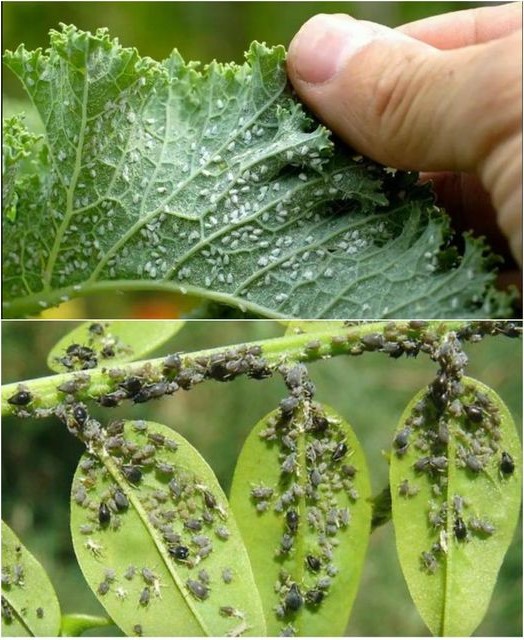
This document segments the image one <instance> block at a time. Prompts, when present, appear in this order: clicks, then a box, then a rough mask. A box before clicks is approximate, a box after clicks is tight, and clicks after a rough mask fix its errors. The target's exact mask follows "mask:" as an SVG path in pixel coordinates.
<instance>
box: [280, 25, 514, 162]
mask: <svg viewBox="0 0 524 640" xmlns="http://www.w3.org/2000/svg"><path fill="white" fill-rule="evenodd" d="M511 37H512V36H508V38H511ZM501 43H502V44H501ZM512 46H513V45H512ZM497 47H498V48H497ZM504 47H506V48H507V43H506V42H505V39H502V40H497V41H494V42H492V43H487V44H484V45H477V46H476V47H466V48H464V49H458V50H452V51H439V50H438V49H435V48H434V47H431V46H429V45H427V44H425V43H422V42H420V41H418V40H415V39H413V38H410V37H408V36H406V35H404V34H402V33H400V32H398V31H395V30H393V29H389V28H387V27H384V26H382V25H378V24H374V23H369V22H364V21H358V20H354V19H352V18H350V17H349V16H344V15H324V14H321V15H318V16H315V17H314V18H312V19H310V20H309V21H308V22H307V23H306V24H305V25H304V26H303V27H302V29H301V30H300V31H299V33H298V34H297V36H295V38H294V40H293V41H292V43H291V46H290V48H289V53H288V73H289V76H290V79H291V81H292V83H293V85H294V87H295V89H296V91H297V93H298V94H299V95H300V97H301V98H302V99H303V100H304V101H305V102H306V103H307V104H308V105H309V107H310V108H311V109H312V110H313V111H314V112H315V113H316V114H317V115H318V116H319V117H320V119H321V120H323V121H324V122H325V123H326V124H327V125H328V126H329V127H330V128H331V129H333V130H334V131H335V132H336V133H337V134H338V135H339V136H340V137H341V138H343V139H344V140H345V141H346V142H348V143H349V144H350V145H351V146H353V147H355V148H356V149H357V150H358V151H359V152H361V153H364V154H365V155H368V156H370V157H371V158H373V159H375V160H377V161H379V162H382V163H383V164H387V165H390V166H394V167H396V168H401V169H417V170H424V171H440V170H452V171H474V170H475V169H476V168H477V165H478V163H479V162H480V159H481V158H483V157H484V156H485V155H486V154H487V153H488V151H489V150H490V145H493V144H494V143H495V142H496V141H498V140H499V139H504V137H506V135H507V131H508V130H509V128H514V126H515V123H514V122H513V120H514V119H515V118H518V117H519V113H518V112H519V104H520V95H519V91H520V89H519V86H520V84H519V82H520V81H519V74H520V67H519V66H518V62H517V61H516V58H515V54H514V53H513V52H511V53H512V55H511V56H508V55H505V54H504V55H503V53H504V52H505V49H504ZM517 47H518V43H517V42H516V41H515V44H514V49H515V52H516V55H518V49H517ZM499 49H501V51H499ZM508 104H509V105H510V108H508ZM511 105H513V106H514V108H513V109H512V108H511ZM508 119H509V120H510V122H508Z"/></svg>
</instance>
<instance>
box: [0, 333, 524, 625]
mask: <svg viewBox="0 0 524 640" xmlns="http://www.w3.org/2000/svg"><path fill="white" fill-rule="evenodd" d="M75 325H76V323H66V322H44V321H39V322H34V321H26V322H14V321H13V322H5V321H4V322H3V324H2V346H3V353H2V374H3V382H4V383H10V382H16V381H20V380H24V379H29V378H33V377H38V376H44V375H47V374H48V373H49V371H47V370H46V365H45V361H46V356H47V353H48V351H49V349H50V348H51V347H52V345H53V344H54V343H55V342H56V341H57V340H58V339H59V338H60V337H61V336H63V335H64V334H65V333H66V332H67V331H68V330H70V329H71V328H72V327H73V326H75ZM283 332H284V327H283V326H282V325H280V324H278V323H276V322H271V321H247V322H239V321H230V322H211V321H208V322H191V323H187V324H186V326H185V327H184V328H183V329H182V331H181V332H180V333H179V334H178V335H177V336H176V337H175V338H173V339H172V340H171V341H170V342H169V343H167V345H165V346H164V347H163V348H162V349H161V351H160V352H158V353H156V354H154V355H162V354H166V353H169V352H173V351H192V350H196V349H201V348H208V347H212V346H218V345H225V344H235V343H241V342H245V341H250V340H261V339H264V338H270V337H275V336H279V335H282V334H283ZM467 353H468V355H469V357H470V367H469V374H470V375H471V376H473V377H477V378H479V379H480V380H482V381H483V382H485V383H487V384H489V385H491V386H492V387H493V388H494V389H496V391H497V392H498V393H499V394H500V395H501V397H502V398H503V400H504V401H505V402H506V403H507V404H508V406H509V408H510V410H511V412H512V414H513V416H514V418H515V421H516V423H517V425H518V429H519V431H520V425H521V423H522V345H521V343H520V342H517V341H514V340H513V341H512V340H509V339H507V338H503V337H497V338H489V339H486V340H484V341H483V342H481V343H478V344H472V345H468V346H467ZM434 369H435V365H434V364H433V363H431V362H430V361H429V359H428V358H427V357H426V356H423V355H421V356H419V357H418V358H417V359H404V358H402V359H400V360H393V359H390V358H386V357H385V356H383V355H381V354H366V355H365V356H363V357H360V358H347V357H344V358H342V357H340V358H336V359H334V360H332V361H325V362H319V363H315V364H313V365H311V367H310V371H311V375H312V378H313V380H314V382H315V384H316V386H317V399H318V400H320V401H322V402H325V403H327V404H329V405H331V406H332V407H333V408H335V409H336V410H337V411H338V412H340V413H341V414H342V415H343V416H345V417H346V418H347V419H348V420H349V421H350V422H351V424H352V426H353V428H354V429H355V431H356V433H357V434H358V436H359V438H360V439H361V442H362V444H363V446H364V449H365V451H366V454H367V457H368V462H369V467H370V469H371V470H372V474H373V478H372V482H373V491H374V493H377V492H378V491H380V490H381V489H382V488H383V487H384V486H385V483H386V478H387V463H386V460H385V458H384V456H383V454H382V451H384V450H387V449H388V448H389V446H390V441H391V436H392V433H393V430H394V429H395V426H396V423H397V421H398V419H399V417H400V415H401V413H402V410H403V408H404V407H405V405H406V404H407V402H408V401H409V399H410V398H411V397H412V396H413V395H414V393H415V392H416V391H417V390H418V389H420V388H421V387H422V386H424V385H426V384H427V383H428V382H429V381H430V380H431V378H432V376H433V375H434ZM283 394H284V386H283V384H282V382H281V381H279V380H277V379H274V380H273V379H269V380H263V381H254V380H247V379H246V380H244V379H238V380H235V381H233V382H232V383H230V384H220V383H217V382H213V381H212V382H208V383H205V384H202V385H200V386H198V387H196V388H195V389H194V390H192V391H191V392H190V393H187V392H183V391H180V392H179V393H177V394H175V395H174V396H173V397H170V398H165V399H162V400H157V401H154V402H150V403H148V404H146V405H137V406H132V405H126V406H125V407H120V408H118V409H112V410H108V409H105V410H100V409H99V408H98V409H97V408H96V407H93V409H92V413H93V414H97V412H98V415H100V416H105V417H106V418H107V415H108V413H110V414H111V417H116V416H121V417H127V418H131V419H133V418H138V417H140V418H145V419H150V420H156V421H158V422H161V423H164V424H166V425H168V426H170V427H172V428H174V429H177V430H178V431H179V432H180V433H181V434H183V435H184V437H186V438H187V439H188V440H189V441H190V442H191V443H192V444H193V445H195V446H196V447H197V448H198V449H199V450H200V451H201V453H202V455H203V456H204V457H205V458H206V459H207V460H208V461H209V463H210V464H211V466H212V467H213V469H214V470H215V472H216V474H217V476H218V478H219V480H220V482H221V484H222V486H223V487H224V489H225V490H226V492H227V491H228V489H229V485H230V482H231V478H232V475H233V469H234V465H235V460H236V457H237V455H238V452H239V451H240V448H241V446H242V443H243V441H244V439H245V437H246V436H247V434H248V433H249V431H250V429H251V428H252V427H253V426H254V425H255V424H256V422H257V421H258V420H260V419H261V418H262V417H263V416H264V415H265V414H266V413H268V412H269V411H271V410H272V409H273V408H274V407H275V406H276V405H277V403H278V401H279V399H280V398H281V397H282V396H283ZM81 453H82V445H81V444H80V443H79V442H77V441H76V440H75V439H74V438H73V437H72V436H70V435H69V434H68V433H67V432H66V430H65V429H64V427H63V426H62V425H61V424H58V423H57V422H55V421H53V420H42V421H22V420H19V419H15V418H9V419H4V422H3V427H2V487H3V488H2V509H3V517H4V519H5V520H6V521H7V522H8V523H9V524H10V525H11V526H12V527H13V528H14V530H15V532H16V533H17V534H18V535H19V536H20V537H21V539H22V541H23V542H24V543H25V544H26V545H27V546H28V547H29V549H30V550H31V551H32V552H34V553H35V555H36V556H37V557H38V558H39V559H40V560H41V561H42V562H43V564H44V566H45V568H46V569H47V570H48V572H49V574H50V576H51V579H52V581H53V584H54V585H55V588H56V589H57V591H58V594H59V598H60V602H61V604H62V608H63V610H64V611H65V612H72V611H76V612H89V613H100V614H101V613H102V608H101V607H100V605H99V604H98V601H97V600H96V598H95V596H94V595H93V594H92V593H91V592H90V590H89V589H88V587H87V585H86V583H85V581H84V579H83V577H82V575H81V573H80V571H79V569H78V567H77V565H76V563H75V558H74V555H73V550H72V545H71V541H70V536H69V528H68V526H69V525H68V501H69V491H70V483H71V478H72V476H73V472H74V469H75V467H76V464H77V462H78V459H79V457H80V455H81ZM106 632H107V633H108V634H117V632H118V631H117V630H116V629H115V628H109V629H108V630H107V631H106ZM97 633H98V631H97ZM427 633H428V631H427V629H426V627H425V625H424V624H423V623H422V621H421V619H420V617H419V616H418V614H417V612H416V610H415V607H414V606H413V604H412V603H411V600H410V597H409V593H408V590H407V588H406V585H405V583H404V580H403V577H402V574H401V570H400V567H399V564H398V561H397V559H396V553H395V544H394V537H393V529H392V527H391V524H387V525H386V526H384V527H381V528H380V529H378V530H377V531H375V532H374V533H373V535H372V538H371V543H370V548H369V551H368V556H367V559H366V563H365V568H364V574H363V579H362V583H361V586H360V590H359V595H358V596H357V599H356V602H355V605H354V608H353V613H352V615H351V619H350V623H349V626H348V629H347V634H348V635H350V636H420V635H427ZM475 635H477V636H522V526H521V525H519V527H518V531H517V532H516V534H515V537H514V540H513V543H512V545H511V547H510V550H509V552H508V555H507V556H506V559H505V562H504V564H503V566H502V569H501V573H500V576H499V580H498V582H497V586H496V589H495V592H494V595H493V598H492V601H491V604H490V607H489V610H488V613H487V615H486V618H485V620H484V622H483V623H482V624H481V626H480V627H479V628H478V629H477V632H476V634H475Z"/></svg>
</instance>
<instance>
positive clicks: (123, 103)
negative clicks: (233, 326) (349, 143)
mask: <svg viewBox="0 0 524 640" xmlns="http://www.w3.org/2000/svg"><path fill="white" fill-rule="evenodd" d="M284 59H285V50H284V48H283V47H275V48H272V49H269V48H267V47H266V46H264V45H262V44H258V43H253V44H252V45H251V47H250V49H249V51H248V52H247V54H246V62H245V64H243V65H240V66H239V65H235V64H219V63H216V62H212V63H211V64H209V65H207V66H205V67H203V68H200V67H199V65H197V64H195V63H185V62H184V61H183V60H182V58H181V57H180V55H179V54H178V53H177V52H176V51H174V52H173V53H172V54H171V56H170V57H169V58H168V59H167V60H164V61H163V62H156V61H154V60H152V59H150V58H141V57H140V56H139V54H138V52H137V51H136V50H135V49H130V48H123V47H121V46H120V45H119V44H118V41H117V40H112V39H111V38H110V37H109V35H108V34H107V32H106V30H104V29H101V30H98V31H97V32H96V33H95V34H94V35H93V34H91V33H89V32H83V31H80V30H78V29H76V28H75V27H73V26H62V30H61V31H60V32H58V31H52V32H51V43H50V47H49V49H47V50H46V51H45V52H43V51H42V50H40V49H38V50H36V51H27V50H26V49H25V47H24V46H23V45H22V46H20V47H19V48H18V49H17V50H16V51H15V52H14V53H13V52H9V51H8V52H6V53H5V55H4V60H5V64H6V65H7V67H9V69H11V70H12V71H13V72H14V73H15V74H16V75H17V76H18V77H19V78H20V80H21V81H22V83H23V85H24V87H25V89H26V91H27V93H28V94H29V96H30V98H31V100H32V102H33V104H34V105H35V107H36V109H37V110H38V112H39V114H40V117H41V119H42V122H43V125H44V129H45V139H44V141H43V142H41V144H42V147H41V148H40V150H39V151H38V153H37V152H36V151H35V149H34V147H35V145H38V144H40V142H38V141H37V140H35V138H34V136H33V137H32V136H31V134H29V133H28V132H27V131H25V130H24V128H23V125H22V124H21V121H20V119H14V120H13V119H10V120H9V121H7V122H6V123H5V125H4V147H5V149H4V154H5V153H7V156H6V157H7V159H8V161H7V162H6V163H5V166H4V193H6V194H7V203H8V206H7V209H6V210H7V215H4V219H3V225H4V226H3V233H4V243H3V248H4V254H3V287H4V314H5V315H6V316H11V317H20V316H23V315H30V314H35V313H37V312H38V311H39V310H40V309H42V308H45V307H47V306H50V305H54V304H58V303H59V302H60V301H61V300H67V299H69V298H70V297H73V296H77V295H83V294H88V293H93V292H97V291H116V290H120V291H125V290H133V289H152V290H158V291H178V292H181V293H188V294H193V295H197V296H199V297H201V298H202V299H204V300H208V301H214V302H218V303H221V304H226V305H229V306H232V307H236V308H237V309H240V310H242V311H243V312H247V313H250V314H255V315H260V316H266V317H303V318H305V317H315V318H325V317H332V318H336V317H346V318H347V317H350V318H369V317H373V318H383V317H412V318H415V317H427V318H430V317H449V318H451V317H489V316H493V317H496V316H501V315H502V316H507V315H510V313H511V302H512V299H511V295H508V294H506V293H499V292H496V291H495V289H494V288H493V281H494V278H495V274H494V272H493V271H492V260H491V259H490V258H489V256H488V255H487V249H486V247H485V245H484V244H483V243H482V241H480V240H473V239H471V238H469V237H468V238H466V239H465V249H464V250H463V252H462V253H461V254H460V255H459V253H458V252H457V251H456V250H454V248H453V247H452V246H451V244H450V229H449V223H448V219H447V217H446V216H445V214H444V213H443V212H442V211H440V210H439V209H437V208H436V207H435V206H434V204H433V199H432V196H431V193H430V192H429V190H428V189H426V188H421V187H419V186H417V185H416V184H415V177H416V176H414V175H410V174H406V173H402V172H395V171H394V170H390V169H387V168H384V167H382V166H380V165H377V164H375V163H374V162H371V161H369V160H367V159H365V158H362V157H361V156H356V155H354V154H353V155H352V153H351V151H350V150H348V149H347V148H344V147H343V146H342V145H341V144H339V143H337V142H335V141H334V140H333V138H332V136H331V134H330V132H329V131H328V130H327V129H325V128H324V127H322V126H321V125H319V124H318V123H317V122H315V121H314V120H313V119H312V118H311V117H310V116H309V115H308V114H307V113H306V112H305V110H304V108H303V107H302V105H301V104H300V103H298V102H297V100H296V98H295V97H294V95H293V93H292V91H291V89H290V87H289V85H288V83H287V78H286V73H285V65H284ZM21 149H23V150H26V153H31V154H33V156H34V158H37V159H38V162H36V160H35V159H33V161H32V162H31V163H29V164H28V163H27V161H26V160H27V158H26V157H25V152H21V151H20V150H21ZM17 150H18V151H19V152H20V153H19V154H18V156H17ZM23 162H25V164H23V166H22V163H23ZM449 256H453V259H452V260H450V259H449Z"/></svg>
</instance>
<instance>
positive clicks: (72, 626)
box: [61, 613, 114, 637]
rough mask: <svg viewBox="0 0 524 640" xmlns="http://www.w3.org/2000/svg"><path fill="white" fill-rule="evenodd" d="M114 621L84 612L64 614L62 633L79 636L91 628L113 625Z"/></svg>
mask: <svg viewBox="0 0 524 640" xmlns="http://www.w3.org/2000/svg"><path fill="white" fill-rule="evenodd" d="M113 625H114V622H113V621H112V620H110V619H109V618H102V617H101V616H89V615H86V614H83V613H69V614H65V615H63V616H62V630H61V631H62V635H63V636H68V637H77V636H80V635H82V633H84V631H87V630H89V629H97V628H99V627H112V626H113Z"/></svg>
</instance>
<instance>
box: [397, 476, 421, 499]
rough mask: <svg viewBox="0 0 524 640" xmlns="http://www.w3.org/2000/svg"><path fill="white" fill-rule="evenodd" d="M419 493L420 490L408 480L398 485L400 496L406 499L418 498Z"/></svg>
mask: <svg viewBox="0 0 524 640" xmlns="http://www.w3.org/2000/svg"><path fill="white" fill-rule="evenodd" d="M419 491H420V489H419V488H418V487H416V486H414V485H410V484H409V482H408V480H402V482H401V483H400V484H399V485H398V494H399V496H403V497H405V498H411V497H412V496H416V495H417V493H418V492H419Z"/></svg>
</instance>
